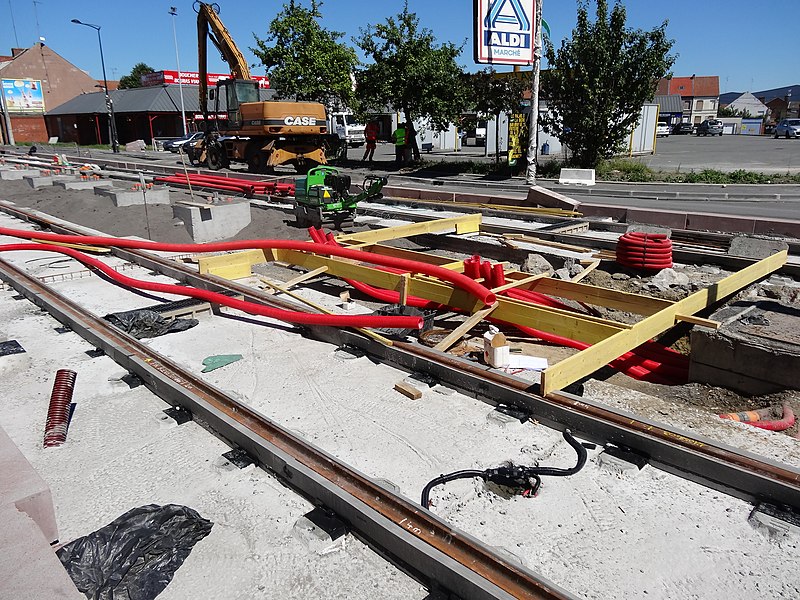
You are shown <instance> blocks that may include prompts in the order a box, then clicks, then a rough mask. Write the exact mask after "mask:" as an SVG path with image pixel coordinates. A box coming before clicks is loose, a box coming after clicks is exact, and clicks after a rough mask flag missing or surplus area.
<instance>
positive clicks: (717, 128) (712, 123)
mask: <svg viewBox="0 0 800 600" xmlns="http://www.w3.org/2000/svg"><path fill="white" fill-rule="evenodd" d="M697 135H698V136H701V135H720V136H721V135H722V121H720V120H719V119H706V120H705V121H703V122H702V123H700V125H698V126H697Z"/></svg>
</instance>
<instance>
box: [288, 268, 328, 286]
mask: <svg viewBox="0 0 800 600" xmlns="http://www.w3.org/2000/svg"><path fill="white" fill-rule="evenodd" d="M327 270H328V267H327V265H322V266H321V267H317V268H316V269H312V270H311V271H308V272H307V273H303V274H302V275H298V276H297V277H295V278H293V279H290V280H289V281H287V282H286V283H284V284H283V287H285V288H286V289H287V290H288V289H291V288H293V287H294V286H296V285H297V284H298V283H303V282H304V281H308V280H309V279H314V277H316V276H317V275H322V274H323V273H324V272H325V271H327Z"/></svg>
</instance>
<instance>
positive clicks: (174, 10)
mask: <svg viewBox="0 0 800 600" xmlns="http://www.w3.org/2000/svg"><path fill="white" fill-rule="evenodd" d="M169 14H171V15H172V37H173V38H175V62H176V63H177V65H178V90H179V93H180V96H181V123H183V135H186V134H187V133H188V131H187V130H186V111H185V110H184V107H183V78H182V77H181V59H180V57H179V56H178V34H177V32H176V29H175V17H177V16H178V9H177V8H175V7H174V6H170V7H169Z"/></svg>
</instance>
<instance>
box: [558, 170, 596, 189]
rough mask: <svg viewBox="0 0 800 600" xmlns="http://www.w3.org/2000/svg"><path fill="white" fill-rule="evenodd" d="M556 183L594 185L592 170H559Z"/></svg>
mask: <svg viewBox="0 0 800 600" xmlns="http://www.w3.org/2000/svg"><path fill="white" fill-rule="evenodd" d="M558 183H560V184H561V185H594V184H595V180H594V169H561V174H560V175H559V176H558Z"/></svg>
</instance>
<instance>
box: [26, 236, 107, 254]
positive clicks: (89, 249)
mask: <svg viewBox="0 0 800 600" xmlns="http://www.w3.org/2000/svg"><path fill="white" fill-rule="evenodd" d="M31 241H32V242H37V243H39V244H50V245H51V246H63V247H64V248H75V249H76V250H82V251H84V252H94V253H96V254H109V253H110V252H111V248H100V247H99V246H87V245H85V244H70V243H68V242H53V241H51V240H37V239H36V238H34V239H32V240H31Z"/></svg>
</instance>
